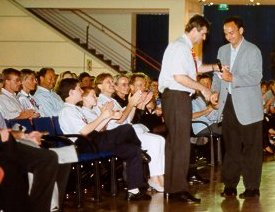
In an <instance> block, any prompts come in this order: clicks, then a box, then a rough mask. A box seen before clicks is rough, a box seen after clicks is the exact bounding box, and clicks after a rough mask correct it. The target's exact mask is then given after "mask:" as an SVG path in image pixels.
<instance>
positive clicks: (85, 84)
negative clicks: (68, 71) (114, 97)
mask: <svg viewBox="0 0 275 212" xmlns="http://www.w3.org/2000/svg"><path fill="white" fill-rule="evenodd" d="M78 80H79V82H80V87H81V88H93V87H94V77H93V76H91V75H90V74H89V73H87V72H82V73H80V74H79V77H78Z"/></svg>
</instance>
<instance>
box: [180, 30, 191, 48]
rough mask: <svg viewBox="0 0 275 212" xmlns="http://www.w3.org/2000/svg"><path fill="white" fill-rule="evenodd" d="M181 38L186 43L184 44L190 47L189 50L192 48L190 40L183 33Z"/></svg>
mask: <svg viewBox="0 0 275 212" xmlns="http://www.w3.org/2000/svg"><path fill="white" fill-rule="evenodd" d="M182 37H183V39H184V40H185V41H186V43H187V45H188V46H189V47H190V49H192V48H193V44H192V41H191V40H190V38H189V37H188V36H187V35H186V34H185V33H184V34H183V35H182Z"/></svg>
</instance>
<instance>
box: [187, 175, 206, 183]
mask: <svg viewBox="0 0 275 212" xmlns="http://www.w3.org/2000/svg"><path fill="white" fill-rule="evenodd" d="M188 182H189V183H190V184H191V185H193V184H208V183H209V182H210V181H209V180H208V179H204V178H202V177H201V176H200V175H198V174H196V175H193V176H189V177H188Z"/></svg>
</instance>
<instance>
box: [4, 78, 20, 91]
mask: <svg viewBox="0 0 275 212" xmlns="http://www.w3.org/2000/svg"><path fill="white" fill-rule="evenodd" d="M5 89H6V90H8V91H10V92H18V91H20V89H21V80H20V76H17V75H13V74H12V75H10V76H9V79H7V80H6V81H5Z"/></svg>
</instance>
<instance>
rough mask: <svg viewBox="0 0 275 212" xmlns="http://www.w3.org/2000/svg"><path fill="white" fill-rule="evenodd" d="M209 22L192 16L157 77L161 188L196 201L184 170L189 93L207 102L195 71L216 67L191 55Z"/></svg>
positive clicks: (187, 153)
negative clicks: (163, 134) (162, 136)
mask: <svg viewBox="0 0 275 212" xmlns="http://www.w3.org/2000/svg"><path fill="white" fill-rule="evenodd" d="M208 28H209V22H208V21H207V20H206V19H205V18H203V17H202V16H200V15H195V16H193V17H192V18H191V19H190V20H189V22H188V23H187V25H186V27H185V33H184V34H183V36H182V37H180V38H179V39H178V40H176V41H175V42H172V43H171V44H169V45H168V47H167V48H166V50H165V53H164V56H163V60H162V68H161V72H160V76H159V91H160V92H161V93H162V108H163V114H164V121H165V123H166V126H167V128H168V136H167V139H166V146H165V181H164V182H165V183H164V190H165V192H166V193H167V194H168V195H167V197H168V198H169V199H176V200H179V201H182V202H190V203H199V202H200V199H197V198H195V197H194V196H193V195H191V194H190V193H189V192H188V183H187V173H188V169H189V158H190V130H191V119H192V104H191V95H192V94H193V93H194V92H195V90H199V91H200V92H201V93H202V95H203V96H204V97H205V99H206V100H207V101H209V100H210V98H211V96H212V95H211V91H210V89H208V88H206V87H204V86H203V85H201V84H200V83H198V82H196V75H197V73H198V72H207V71H212V70H213V69H215V68H216V69H217V66H216V65H200V64H198V61H197V60H196V58H195V57H194V54H192V53H193V52H192V48H193V45H194V44H199V43H201V42H202V41H203V40H205V39H206V34H207V32H208Z"/></svg>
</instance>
